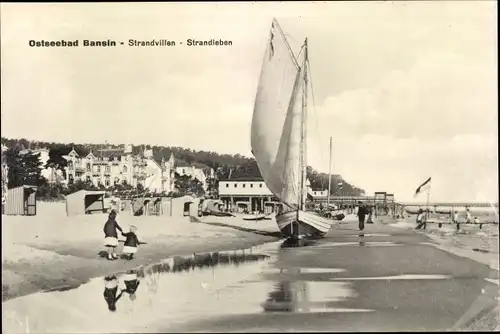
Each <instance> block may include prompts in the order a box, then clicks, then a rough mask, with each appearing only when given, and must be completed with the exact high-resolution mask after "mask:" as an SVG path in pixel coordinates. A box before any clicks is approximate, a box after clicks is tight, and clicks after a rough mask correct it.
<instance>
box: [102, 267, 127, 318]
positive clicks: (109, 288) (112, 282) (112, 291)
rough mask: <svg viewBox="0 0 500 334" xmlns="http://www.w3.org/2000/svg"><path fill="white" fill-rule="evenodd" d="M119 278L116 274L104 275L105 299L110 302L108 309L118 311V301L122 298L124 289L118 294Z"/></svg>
mask: <svg viewBox="0 0 500 334" xmlns="http://www.w3.org/2000/svg"><path fill="white" fill-rule="evenodd" d="M117 294H118V279H117V278H116V276H115V275H111V276H106V277H104V293H103V296H104V300H105V301H106V303H107V304H108V310H110V311H111V312H115V311H116V302H117V301H118V299H120V298H121V296H122V294H123V291H120V293H119V294H118V295H117Z"/></svg>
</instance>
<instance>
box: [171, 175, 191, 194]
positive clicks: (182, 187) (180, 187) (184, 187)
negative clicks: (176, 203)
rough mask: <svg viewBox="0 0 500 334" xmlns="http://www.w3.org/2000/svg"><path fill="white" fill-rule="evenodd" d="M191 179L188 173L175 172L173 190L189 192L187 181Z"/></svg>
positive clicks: (182, 192)
mask: <svg viewBox="0 0 500 334" xmlns="http://www.w3.org/2000/svg"><path fill="white" fill-rule="evenodd" d="M190 180H191V176H188V175H179V174H178V173H175V182H174V186H175V190H176V191H177V193H179V194H182V195H186V194H187V193H188V192H189V182H190Z"/></svg>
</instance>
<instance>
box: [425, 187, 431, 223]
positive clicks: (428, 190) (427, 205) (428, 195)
mask: <svg viewBox="0 0 500 334" xmlns="http://www.w3.org/2000/svg"><path fill="white" fill-rule="evenodd" d="M430 197H431V185H430V184H429V189H427V203H426V205H425V206H426V208H427V213H426V215H425V221H426V222H427V219H428V218H429V213H430V209H429V203H430Z"/></svg>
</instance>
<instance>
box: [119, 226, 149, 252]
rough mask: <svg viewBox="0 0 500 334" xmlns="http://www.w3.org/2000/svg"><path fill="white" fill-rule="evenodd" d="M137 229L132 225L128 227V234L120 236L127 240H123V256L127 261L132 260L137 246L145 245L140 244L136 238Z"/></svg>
mask: <svg viewBox="0 0 500 334" xmlns="http://www.w3.org/2000/svg"><path fill="white" fill-rule="evenodd" d="M136 232H137V227H135V226H134V225H130V232H127V233H123V232H122V235H123V236H124V237H125V238H127V239H126V240H125V244H124V245H123V254H125V256H126V257H127V258H128V259H129V260H132V259H133V258H134V254H135V253H137V246H139V245H140V244H146V243H145V242H140V241H139V239H138V238H137V234H135V233H136Z"/></svg>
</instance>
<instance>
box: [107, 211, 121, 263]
mask: <svg viewBox="0 0 500 334" xmlns="http://www.w3.org/2000/svg"><path fill="white" fill-rule="evenodd" d="M116 230H119V231H120V232H123V230H122V228H121V227H120V226H119V225H118V223H117V222H116V211H115V210H111V212H110V213H109V217H108V221H107V222H106V223H105V224H104V229H103V231H104V245H105V246H106V247H107V251H108V260H116V259H118V256H117V255H116V247H117V246H118V233H117V232H116Z"/></svg>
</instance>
